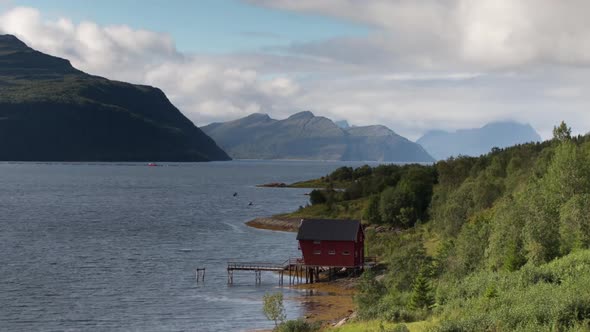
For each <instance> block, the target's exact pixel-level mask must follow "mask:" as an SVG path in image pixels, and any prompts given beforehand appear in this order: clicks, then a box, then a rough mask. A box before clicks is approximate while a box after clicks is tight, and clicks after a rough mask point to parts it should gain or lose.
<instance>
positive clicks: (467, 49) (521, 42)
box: [0, 0, 590, 139]
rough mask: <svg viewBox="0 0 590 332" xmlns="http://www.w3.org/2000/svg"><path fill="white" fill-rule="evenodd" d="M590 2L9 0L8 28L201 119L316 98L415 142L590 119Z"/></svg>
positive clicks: (327, 108)
mask: <svg viewBox="0 0 590 332" xmlns="http://www.w3.org/2000/svg"><path fill="white" fill-rule="evenodd" d="M589 10H590V1H586V0H570V1H557V0H519V1H514V0H421V1H414V0H363V1H360V0H243V1H240V0H197V1H190V0H176V1H174V0H172V1H156V0H144V1H139V0H138V1H132V0H117V1H110V0H103V1H89V0H85V1H79V0H78V1H72V0H69V1H68V0H51V1H49V0H35V1H33V0H0V33H10V34H14V35H16V36H17V37H19V38H20V39H22V40H23V41H24V42H26V43H27V44H28V45H29V46H31V47H33V48H35V49H38V50H40V51H43V52H45V53H49V54H52V55H56V56H60V57H63V58H67V59H69V60H70V61H71V62H72V64H73V65H74V66H75V67H77V68H79V69H81V70H84V71H86V72H88V73H91V74H94V75H100V76H104V77H107V78H110V79H115V80H122V81H128V82H132V83H138V84H147V85H152V86H156V87H159V88H161V89H162V90H163V91H164V92H165V93H166V94H167V96H168V97H169V98H170V100H171V101H172V102H173V103H174V104H175V105H176V106H177V107H178V108H179V109H180V110H181V111H182V112H183V113H184V114H185V115H186V116H187V117H188V118H189V119H191V120H192V121H193V122H194V123H195V124H196V125H199V126H202V125H205V124H208V123H211V122H216V121H227V120H232V119H236V118H239V117H243V116H246V115H248V114H251V113H254V112H259V113H267V114H269V115H270V116H271V117H274V118H278V119H282V118H285V117H287V116H289V115H290V114H292V113H295V112H298V111H302V110H310V111H312V112H314V113H315V114H316V115H321V116H326V117H329V118H331V119H333V120H347V121H348V122H349V123H351V124H354V125H369V124H384V125H387V126H388V127H390V128H391V129H393V130H394V131H396V132H397V133H399V134H401V135H404V136H406V137H408V138H410V139H417V138H418V137H420V135H422V134H423V133H424V132H426V131H428V130H431V129H443V130H451V131H452V130H456V129H461V128H474V127H480V126H483V125H485V124H486V123H489V122H493V121H506V120H514V121H518V122H522V123H530V124H531V125H532V126H533V127H534V128H535V129H536V130H537V131H538V132H539V133H540V134H541V136H542V137H543V138H550V137H551V132H552V128H553V126H554V125H556V124H558V123H559V122H560V121H561V120H565V121H566V122H567V123H568V124H569V125H570V126H571V127H572V129H573V132H574V133H576V134H583V133H586V132H588V131H589V130H588V128H590V112H588V111H587V110H589V109H590V108H589V107H588V106H590V97H589V96H590V94H589V93H588V92H589V91H588V90H589V89H590V88H589V87H590V75H589V74H590V21H588V20H587V19H586V13H588V12H590V11H589Z"/></svg>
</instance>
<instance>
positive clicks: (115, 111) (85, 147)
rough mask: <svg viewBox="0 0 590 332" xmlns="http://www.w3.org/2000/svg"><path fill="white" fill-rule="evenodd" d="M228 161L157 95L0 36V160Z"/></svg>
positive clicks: (168, 102)
mask: <svg viewBox="0 0 590 332" xmlns="http://www.w3.org/2000/svg"><path fill="white" fill-rule="evenodd" d="M227 159H229V157H228V156H227V154H226V153H225V152H224V151H223V150H221V149H220V148H219V147H218V146H217V145H216V144H215V142H214V141H213V140H212V139H211V138H210V137H208V136H207V135H205V134H204V133H203V132H202V131H201V130H200V129H199V128H197V127H196V126H195V125H194V124H193V123H192V122H191V121H190V120H188V119H187V118H186V117H185V116H184V115H183V114H182V113H181V112H180V111H179V110H178V109H177V108H176V107H174V105H172V104H171V103H170V101H169V100H168V99H167V98H166V96H165V95H164V93H163V92H162V91H161V90H159V89H157V88H153V87H149V86H141V85H133V84H129V83H124V82H116V81H111V80H108V79H105V78H102V77H97V76H92V75H88V74H86V73H83V72H81V71H79V70H77V69H75V68H74V67H72V66H71V64H70V63H69V61H67V60H65V59H61V58H57V57H53V56H50V55H47V54H44V53H41V52H38V51H35V50H33V49H31V48H29V47H28V46H26V45H25V44H24V43H22V42H21V41H20V40H18V39H17V38H16V37H14V36H11V35H0V160H20V161H26V160H36V161H147V160H150V161H208V160H227Z"/></svg>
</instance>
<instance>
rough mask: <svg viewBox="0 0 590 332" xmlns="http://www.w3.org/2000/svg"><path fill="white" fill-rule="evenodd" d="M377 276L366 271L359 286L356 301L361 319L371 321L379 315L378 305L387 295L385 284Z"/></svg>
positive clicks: (370, 271)
mask: <svg viewBox="0 0 590 332" xmlns="http://www.w3.org/2000/svg"><path fill="white" fill-rule="evenodd" d="M375 276H376V275H375V273H374V272H373V271H372V270H368V271H365V272H364V273H363V274H362V276H361V277H360V280H359V283H358V286H357V289H358V293H357V295H355V297H354V301H355V303H356V305H357V306H358V308H359V311H358V315H359V317H360V318H361V319H371V318H374V317H377V316H378V314H379V308H378V306H377V305H376V304H377V303H379V301H380V300H381V298H382V297H383V295H384V294H385V291H386V288H385V286H384V285H383V283H381V282H380V281H378V280H376V279H375Z"/></svg>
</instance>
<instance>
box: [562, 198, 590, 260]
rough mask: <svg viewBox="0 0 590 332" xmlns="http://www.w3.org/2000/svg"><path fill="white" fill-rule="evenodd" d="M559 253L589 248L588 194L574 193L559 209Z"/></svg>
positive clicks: (589, 215)
mask: <svg viewBox="0 0 590 332" xmlns="http://www.w3.org/2000/svg"><path fill="white" fill-rule="evenodd" d="M559 233H560V238H561V241H560V243H561V253H562V254H568V253H570V252H572V251H574V250H578V249H587V248H590V195H589V194H580V195H574V196H573V197H572V198H570V200H569V201H567V202H566V203H565V204H564V205H563V206H562V207H561V210H560V224H559Z"/></svg>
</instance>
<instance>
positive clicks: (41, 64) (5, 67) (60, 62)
mask: <svg viewBox="0 0 590 332" xmlns="http://www.w3.org/2000/svg"><path fill="white" fill-rule="evenodd" d="M0 73H3V74H5V75H13V74H17V75H18V74H26V75H27V76H28V77H31V78H34V77H35V76H38V77H43V78H46V77H47V75H57V76H59V75H64V74H72V73H80V74H81V73H82V72H81V71H79V70H77V69H75V68H74V67H72V65H71V63H70V61H69V60H66V59H62V58H59V57H56V56H52V55H48V54H45V53H42V52H39V51H36V50H34V49H32V48H30V47H29V46H27V45H26V44H25V43H23V42H22V41H21V40H20V39H18V38H17V37H15V36H13V35H0Z"/></svg>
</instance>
